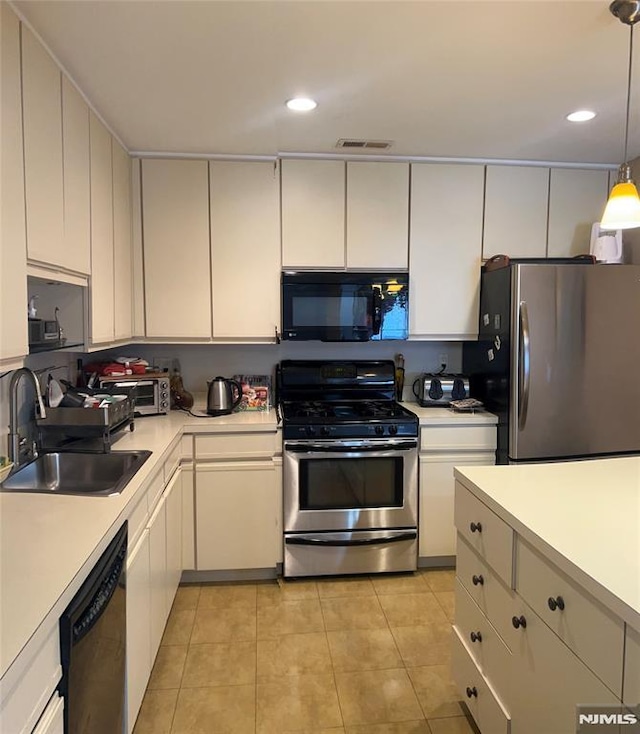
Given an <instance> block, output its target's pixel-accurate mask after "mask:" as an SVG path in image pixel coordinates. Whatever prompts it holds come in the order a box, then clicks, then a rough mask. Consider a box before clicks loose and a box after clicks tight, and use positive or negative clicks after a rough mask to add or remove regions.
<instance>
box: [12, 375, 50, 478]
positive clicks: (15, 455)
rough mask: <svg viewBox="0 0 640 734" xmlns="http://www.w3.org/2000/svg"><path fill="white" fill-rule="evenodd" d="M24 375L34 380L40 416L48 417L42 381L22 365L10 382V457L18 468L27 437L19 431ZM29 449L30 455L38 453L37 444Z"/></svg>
mask: <svg viewBox="0 0 640 734" xmlns="http://www.w3.org/2000/svg"><path fill="white" fill-rule="evenodd" d="M23 377H29V379H31V381H32V382H33V385H34V387H35V391H36V399H37V401H38V408H39V411H40V417H41V418H45V417H46V412H45V409H44V403H43V402H42V395H41V394H40V383H39V382H38V377H37V375H36V373H35V372H33V371H32V370H30V369H29V368H28V367H20V369H17V370H15V372H14V373H13V374H12V375H11V382H10V383H9V459H10V460H11V461H13V462H14V463H15V465H16V468H17V467H18V466H20V464H21V463H22V462H21V461H20V454H21V453H24V446H25V443H26V439H24V438H23V439H21V438H20V434H19V433H18V384H19V383H20V380H21V379H22V378H23ZM34 443H35V442H34ZM21 449H22V451H21ZM27 451H28V453H29V454H30V455H34V454H35V453H36V452H35V446H32V447H29V449H27Z"/></svg>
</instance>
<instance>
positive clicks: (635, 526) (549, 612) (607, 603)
mask: <svg viewBox="0 0 640 734" xmlns="http://www.w3.org/2000/svg"><path fill="white" fill-rule="evenodd" d="M455 478H456V500H455V502H456V506H455V522H456V527H457V531H458V553H457V577H456V622H455V626H454V631H455V635H454V644H453V672H454V679H455V680H456V683H457V685H458V688H459V690H460V693H461V694H462V696H463V698H464V700H465V701H466V702H467V704H468V706H469V709H470V711H471V713H472V715H473V717H474V719H475V720H476V723H477V724H478V726H479V728H480V730H481V731H482V732H483V733H485V732H486V734H490V733H492V732H494V731H496V732H501V731H503V732H507V731H510V732H511V734H524V733H527V734H528V733H529V732H531V733H533V732H538V734H539V732H541V731H544V732H545V733H546V734H564V733H565V732H569V731H575V726H576V706H578V705H584V706H592V707H593V706H616V705H617V706H618V707H619V706H621V703H624V704H625V705H626V706H629V707H633V706H637V704H638V703H639V702H640V458H639V457H620V458H612V459H597V460H585V461H575V462H562V463H553V464H536V465H531V464H530V465H522V466H520V465H519V466H513V465H512V466H496V467H466V468H458V469H456V471H455ZM534 693H535V695H533V694H534ZM592 710H593V709H585V711H592ZM614 710H615V709H611V711H614ZM620 710H621V709H618V711H620ZM634 715H635V714H634ZM509 727H510V729H509Z"/></svg>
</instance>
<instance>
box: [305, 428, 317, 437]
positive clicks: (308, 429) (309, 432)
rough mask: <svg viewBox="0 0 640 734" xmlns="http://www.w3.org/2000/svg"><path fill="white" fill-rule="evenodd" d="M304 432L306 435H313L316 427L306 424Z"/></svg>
mask: <svg viewBox="0 0 640 734" xmlns="http://www.w3.org/2000/svg"><path fill="white" fill-rule="evenodd" d="M306 433H307V436H315V435H316V429H315V428H314V426H307V429H306Z"/></svg>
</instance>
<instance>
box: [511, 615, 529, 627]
mask: <svg viewBox="0 0 640 734" xmlns="http://www.w3.org/2000/svg"><path fill="white" fill-rule="evenodd" d="M511 624H512V625H513V626H514V627H515V628H516V629H519V628H520V627H522V629H526V628H527V620H526V619H525V618H524V617H523V616H520V617H511Z"/></svg>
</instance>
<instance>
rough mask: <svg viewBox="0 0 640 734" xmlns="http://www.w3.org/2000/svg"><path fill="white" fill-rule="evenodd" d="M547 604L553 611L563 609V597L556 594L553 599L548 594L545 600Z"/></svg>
mask: <svg viewBox="0 0 640 734" xmlns="http://www.w3.org/2000/svg"><path fill="white" fill-rule="evenodd" d="M547 604H548V605H549V609H551V611H552V612H555V611H556V609H559V610H560V611H562V610H563V609H564V599H563V598H562V597H561V596H556V598H555V599H554V598H553V597H552V596H550V597H549V599H548V600H547Z"/></svg>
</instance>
